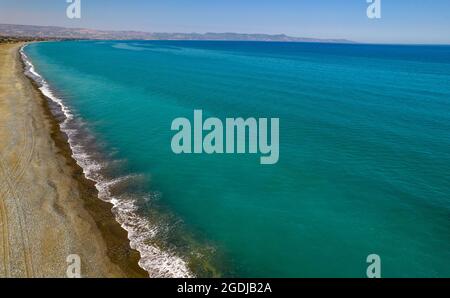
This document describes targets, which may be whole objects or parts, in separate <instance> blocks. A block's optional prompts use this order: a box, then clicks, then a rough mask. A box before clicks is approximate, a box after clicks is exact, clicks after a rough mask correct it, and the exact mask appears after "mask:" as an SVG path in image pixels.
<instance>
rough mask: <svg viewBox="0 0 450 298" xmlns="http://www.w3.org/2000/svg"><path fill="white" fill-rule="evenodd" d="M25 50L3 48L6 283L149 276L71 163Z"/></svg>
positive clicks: (0, 93)
mask: <svg viewBox="0 0 450 298" xmlns="http://www.w3.org/2000/svg"><path fill="white" fill-rule="evenodd" d="M20 46H21V44H0V233H1V234H0V277H65V276H66V270H67V266H68V263H67V262H66V258H67V257H68V256H69V255H71V254H77V255H79V256H80V258H81V273H82V276H83V277H144V276H147V273H146V272H145V271H143V270H142V269H140V268H139V267H138V266H137V261H138V257H139V255H138V253H137V252H136V251H134V250H131V249H130V248H129V244H128V240H127V238H126V233H125V231H123V230H122V229H121V228H120V226H119V225H118V224H117V223H116V222H115V221H114V219H113V216H112V213H111V211H110V209H111V206H110V205H109V204H107V203H105V202H102V201H100V200H99V199H98V198H97V197H96V191H95V188H94V187H93V185H92V182H90V181H88V180H86V179H85V178H84V176H83V175H82V172H81V169H80V168H79V167H78V166H77V165H76V164H75V162H74V161H73V159H72V158H71V157H70V156H71V155H70V154H71V152H70V148H69V147H68V145H67V143H66V142H65V136H64V135H63V134H62V133H61V132H60V131H59V129H58V125H57V123H56V122H55V120H54V118H53V117H52V116H51V114H50V112H49V109H48V106H47V102H46V99H44V98H43V97H42V95H41V94H40V92H39V91H38V90H37V89H36V88H35V86H34V85H33V84H32V82H31V81H30V80H29V79H28V78H26V77H25V75H24V74H23V65H22V62H21V61H20V55H19V53H18V50H19V48H20Z"/></svg>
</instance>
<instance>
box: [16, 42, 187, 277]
mask: <svg viewBox="0 0 450 298" xmlns="http://www.w3.org/2000/svg"><path fill="white" fill-rule="evenodd" d="M25 46H26V45H24V46H22V47H21V49H20V51H19V53H20V56H21V58H22V61H23V65H24V74H25V76H26V77H27V78H28V79H29V80H31V82H32V84H33V85H34V87H35V89H37V90H38V91H39V93H40V94H41V95H42V97H43V98H44V99H45V101H46V107H47V108H48V110H49V113H50V116H51V117H52V119H54V120H55V121H56V124H57V126H58V127H57V128H58V129H59V131H60V133H61V135H62V140H61V144H62V146H63V147H65V146H67V150H66V152H67V158H69V159H70V160H71V161H73V162H74V165H75V167H76V168H77V170H79V171H80V177H81V178H80V179H81V180H82V183H83V184H86V183H87V184H88V187H89V188H90V189H91V192H93V193H94V194H95V195H94V197H95V198H96V199H97V200H98V201H100V202H102V203H103V204H107V205H108V206H109V208H107V212H108V215H109V216H111V217H112V218H113V220H114V224H117V225H118V226H119V227H121V232H125V238H126V243H127V244H128V247H127V248H121V249H119V251H120V252H122V253H123V252H124V251H130V250H131V251H133V252H135V253H137V257H136V258H137V261H136V260H134V258H133V264H136V263H137V264H138V267H139V269H141V270H145V271H146V272H147V273H146V274H147V275H149V276H150V277H193V276H194V275H193V274H192V271H191V268H188V267H189V266H188V264H187V263H186V262H185V260H184V259H183V258H181V257H179V256H178V255H177V254H176V253H174V252H173V251H172V250H171V249H170V248H166V247H164V244H163V243H161V242H159V241H160V240H158V239H157V237H158V236H157V234H158V230H159V226H158V224H156V223H155V222H154V219H153V220H150V219H147V218H145V217H144V216H142V215H141V214H139V211H138V209H139V207H138V204H140V203H139V200H138V199H137V197H141V195H142V194H138V193H135V194H133V193H132V192H133V191H131V192H128V191H125V192H123V191H122V192H119V193H117V192H116V191H115V190H114V188H115V187H116V185H119V184H122V185H123V184H124V183H125V184H126V183H129V182H131V181H133V180H134V179H138V177H140V175H139V174H135V173H123V174H120V175H119V176H117V175H113V176H111V175H110V174H111V173H110V174H107V173H106V172H108V171H109V170H111V167H115V166H114V164H115V162H119V163H121V162H122V161H121V160H114V159H112V160H111V159H110V158H109V156H108V153H107V152H104V151H103V150H101V149H100V148H97V144H95V143H96V141H95V138H93V134H92V132H91V131H89V129H86V127H85V122H84V120H83V119H81V118H80V117H79V116H78V115H76V112H74V111H73V110H72V108H71V107H70V106H68V105H67V103H65V102H64V99H63V97H61V96H62V95H61V94H59V93H58V92H57V90H54V89H53V88H52V87H51V86H50V85H49V83H48V82H47V81H46V80H45V78H44V77H43V76H41V74H39V73H38V72H37V71H36V70H35V67H34V65H33V63H32V61H31V60H30V58H29V57H28V56H27V55H26V54H25V52H24V51H23V49H24V48H25ZM74 113H75V114H74ZM116 170H117V169H116ZM105 174H106V175H105ZM131 183H133V182H131ZM119 188H120V186H119ZM130 190H131V189H130ZM135 195H136V196H137V197H135ZM144 199H145V198H144ZM93 217H94V218H98V215H97V214H94V215H93ZM103 217H104V215H103V216H100V218H103ZM100 227H102V224H100ZM110 232H111V231H109V230H108V229H107V230H106V231H105V232H104V233H103V234H104V237H105V239H106V240H109V235H111V233H110ZM113 234H117V231H113ZM116 250H117V249H116V248H114V247H113V250H112V251H113V252H114V251H116ZM127 255H128V253H127ZM121 257H123V256H121V254H120V253H119V255H118V258H117V257H113V259H120V258H121Z"/></svg>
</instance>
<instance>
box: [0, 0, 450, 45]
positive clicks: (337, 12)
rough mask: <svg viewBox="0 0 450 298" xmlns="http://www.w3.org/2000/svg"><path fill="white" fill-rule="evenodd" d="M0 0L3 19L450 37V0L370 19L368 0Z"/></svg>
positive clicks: (374, 38) (396, 4) (397, 3)
mask: <svg viewBox="0 0 450 298" xmlns="http://www.w3.org/2000/svg"><path fill="white" fill-rule="evenodd" d="M81 3H82V18H81V19H79V20H71V19H68V18H67V17H66V13H65V10H66V7H67V5H68V4H67V3H66V0H0V23H12V24H31V25H57V26H66V27H86V28H93V29H113V30H141V31H150V32H199V33H203V32H239V33H269V34H278V33H285V34H288V35H292V36H299V37H317V38H346V39H351V40H354V41H360V42H374V43H446V44H450V0H431V1H427V0H381V3H382V18H381V19H378V20H371V19H368V18H367V16H366V9H367V6H368V4H367V2H366V0H81Z"/></svg>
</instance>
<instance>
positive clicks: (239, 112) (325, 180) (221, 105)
mask: <svg viewBox="0 0 450 298" xmlns="http://www.w3.org/2000/svg"><path fill="white" fill-rule="evenodd" d="M24 53H25V54H26V56H27V57H28V58H29V60H30V61H31V63H32V64H33V66H34V67H33V66H32V65H31V64H29V65H28V68H29V69H28V71H27V73H28V74H30V75H32V76H34V78H35V79H36V80H37V81H38V83H39V84H40V86H41V90H42V91H43V92H44V93H45V94H46V95H47V96H49V98H51V99H52V100H53V110H54V112H55V114H56V116H57V117H58V119H59V120H60V121H61V127H62V129H63V130H64V131H65V132H66V133H67V134H68V136H69V141H70V144H71V146H72V148H73V151H74V157H75V158H76V160H77V161H78V163H79V164H80V165H81V166H82V167H83V168H84V170H85V173H86V175H87V176H88V178H90V179H93V180H95V181H97V188H98V189H99V190H100V198H101V199H103V200H107V201H111V202H112V203H113V204H114V206H115V207H114V209H113V212H114V213H115V214H116V217H117V220H118V221H119V222H120V223H121V224H122V226H123V227H124V228H125V229H127V230H128V232H129V238H130V240H131V245H132V247H134V248H137V249H138V250H139V251H140V252H141V256H142V259H141V262H140V264H141V266H142V267H143V268H145V269H147V270H148V271H149V272H150V274H151V275H152V276H239V277H365V276H366V269H367V266H368V265H369V264H368V263H367V262H366V258H367V256H368V255H370V254H378V255H379V256H380V258H381V275H382V277H438V276H439V277H443V276H445V277H450V47H449V46H395V45H357V44H347V45H345V44H318V43H311V44H308V43H268V42H208V41H126V42H122V41H101V42H100V41H70V42H45V43H35V44H31V45H29V46H27V47H26V48H25V50H24ZM61 108H62V110H61ZM194 109H202V110H203V114H204V118H206V117H212V116H214V117H218V118H220V119H223V120H224V119H225V118H227V117H228V118H236V117H243V118H248V117H255V118H261V117H263V118H275V117H276V118H279V119H280V159H279V162H278V163H277V164H274V165H261V164H260V162H259V157H260V156H259V155H257V154H213V155H208V154H190V155H189V154H181V155H176V154H174V153H173V152H172V150H171V139H172V137H173V135H174V134H175V132H173V131H171V124H172V121H173V120H174V119H175V118H177V117H186V118H189V119H193V111H194Z"/></svg>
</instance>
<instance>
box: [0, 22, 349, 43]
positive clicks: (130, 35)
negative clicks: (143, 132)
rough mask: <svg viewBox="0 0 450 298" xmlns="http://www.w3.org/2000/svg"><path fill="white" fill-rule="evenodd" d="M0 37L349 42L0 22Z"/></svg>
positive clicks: (258, 35) (285, 36)
mask: <svg viewBox="0 0 450 298" xmlns="http://www.w3.org/2000/svg"><path fill="white" fill-rule="evenodd" d="M0 36H9V37H26V38H44V39H102V40H229V41H233V40H236V41H279V42H282V41H290V42H328V43H352V41H349V40H345V39H319V38H303V37H292V36H287V35H284V34H277V35H270V34H242V33H204V34H200V33H154V32H141V31H105V30H94V29H83V28H64V27H54V26H32V25H11V24H0Z"/></svg>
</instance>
